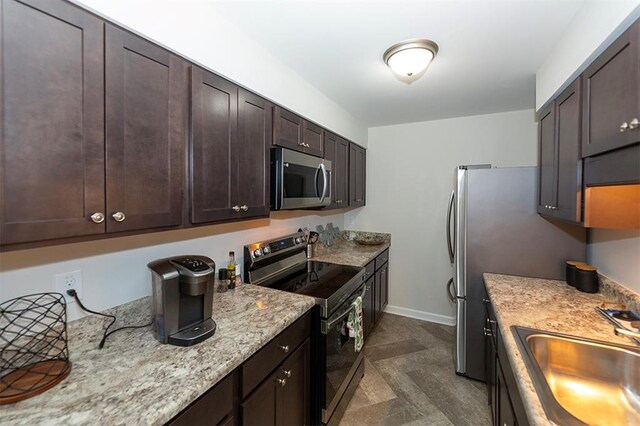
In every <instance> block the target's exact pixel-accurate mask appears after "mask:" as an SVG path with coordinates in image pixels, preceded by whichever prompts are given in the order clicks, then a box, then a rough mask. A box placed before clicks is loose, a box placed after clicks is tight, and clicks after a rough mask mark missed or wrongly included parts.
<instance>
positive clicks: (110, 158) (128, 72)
mask: <svg viewBox="0 0 640 426" xmlns="http://www.w3.org/2000/svg"><path fill="white" fill-rule="evenodd" d="M105 34H106V36H105V37H106V40H105V46H106V51H105V66H106V68H105V69H106V79H105V82H106V83H105V89H106V92H105V93H106V102H105V105H106V120H107V122H106V129H107V134H106V184H107V232H117V231H130V230H138V229H147V228H159V227H167V226H177V225H181V223H182V186H183V173H184V169H183V167H184V139H185V133H184V128H185V121H184V120H185V118H186V117H184V110H185V102H186V95H187V84H186V83H187V80H186V76H187V74H186V70H187V66H186V63H185V62H184V61H183V60H182V59H181V58H179V57H177V56H175V55H173V54H171V53H169V52H167V51H166V50H164V49H162V48H160V47H158V46H156V45H154V44H152V43H150V42H148V41H147V40H144V39H142V38H140V37H138V36H135V35H133V34H130V33H128V32H125V31H123V30H120V29H119V28H116V27H113V26H111V25H107V26H106V31H105Z"/></svg>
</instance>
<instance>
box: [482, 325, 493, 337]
mask: <svg viewBox="0 0 640 426" xmlns="http://www.w3.org/2000/svg"><path fill="white" fill-rule="evenodd" d="M484 335H485V336H487V337H493V332H492V330H490V329H488V328H487V327H485V328H484Z"/></svg>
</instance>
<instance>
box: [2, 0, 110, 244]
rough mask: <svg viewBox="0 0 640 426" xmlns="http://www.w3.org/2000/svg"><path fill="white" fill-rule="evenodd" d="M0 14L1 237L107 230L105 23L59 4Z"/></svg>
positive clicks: (10, 2) (28, 5) (6, 8)
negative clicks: (99, 218) (98, 217)
mask: <svg viewBox="0 0 640 426" xmlns="http://www.w3.org/2000/svg"><path fill="white" fill-rule="evenodd" d="M1 19H2V28H1V30H2V60H1V63H2V79H1V80H2V82H1V84H2V87H1V91H2V111H3V114H2V121H1V130H0V131H1V133H2V137H1V138H0V139H1V142H0V165H1V168H2V173H1V174H0V175H1V176H0V179H1V180H0V197H1V199H0V202H1V206H0V207H1V208H0V223H1V225H2V228H1V229H0V243H2V244H11V243H20V242H28V241H39V240H48V239H55V238H63V237H74V236H81V235H91V234H100V233H103V232H104V230H105V224H104V223H101V224H95V223H93V222H92V221H91V219H90V216H91V215H92V214H93V213H96V212H104V112H103V111H104V109H103V102H104V86H103V81H104V71H103V70H104V62H103V56H102V52H103V24H102V22H101V21H100V20H99V19H97V18H95V17H93V16H91V15H90V14H88V13H85V12H83V11H81V10H79V9H77V8H76V7H74V6H72V5H69V4H67V3H64V2H34V1H24V2H17V1H14V0H2V16H1Z"/></svg>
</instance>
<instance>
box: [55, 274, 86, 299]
mask: <svg viewBox="0 0 640 426" xmlns="http://www.w3.org/2000/svg"><path fill="white" fill-rule="evenodd" d="M55 283H56V291H57V292H58V293H62V295H63V296H64V299H65V300H66V301H67V304H69V303H75V302H76V299H74V298H73V297H71V296H69V295H68V294H67V290H71V289H73V290H75V291H76V293H78V297H79V298H80V299H82V271H80V270H78V271H71V272H64V273H62V274H56V275H55Z"/></svg>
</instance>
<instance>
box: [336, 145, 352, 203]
mask: <svg viewBox="0 0 640 426" xmlns="http://www.w3.org/2000/svg"><path fill="white" fill-rule="evenodd" d="M335 157H336V161H335V165H334V166H333V174H334V176H335V186H334V188H335V191H334V194H335V199H336V204H337V205H338V207H340V208H343V207H347V204H348V202H349V199H348V198H347V197H348V193H349V142H348V141H346V140H344V139H342V138H338V143H337V145H336V153H335Z"/></svg>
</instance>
